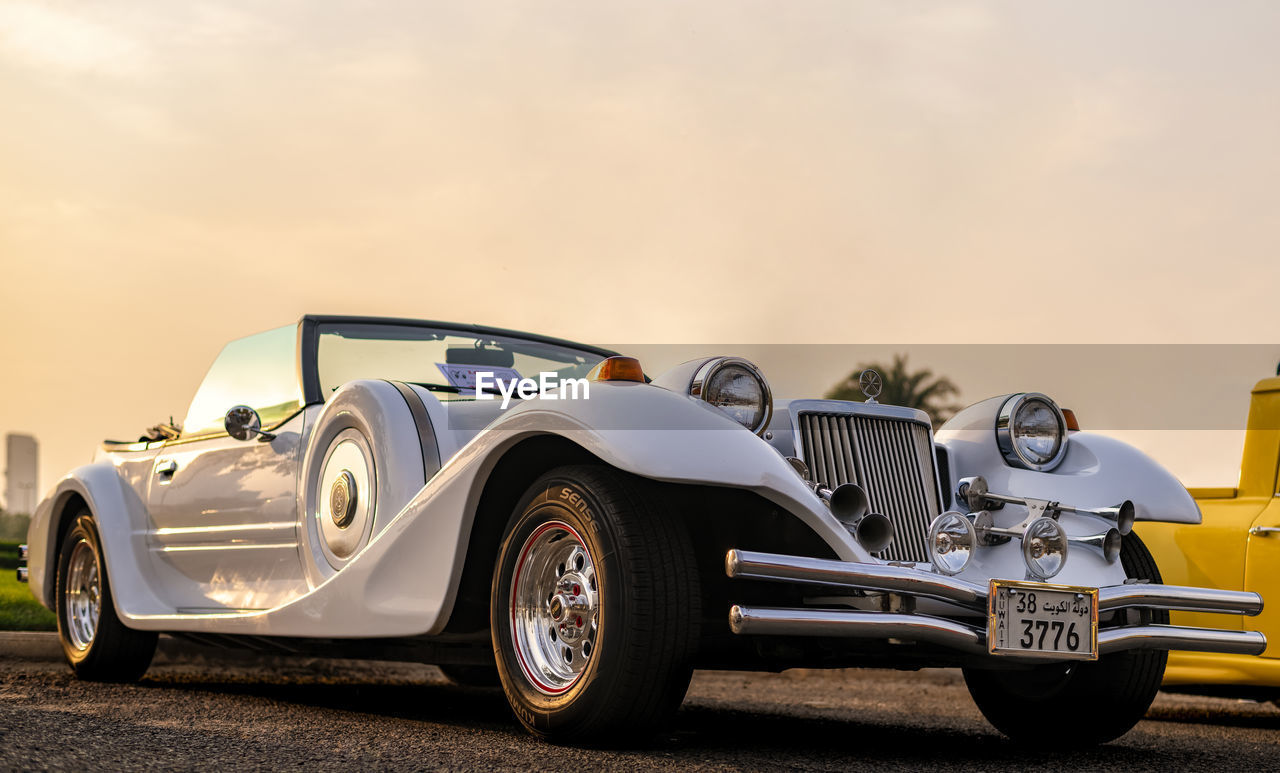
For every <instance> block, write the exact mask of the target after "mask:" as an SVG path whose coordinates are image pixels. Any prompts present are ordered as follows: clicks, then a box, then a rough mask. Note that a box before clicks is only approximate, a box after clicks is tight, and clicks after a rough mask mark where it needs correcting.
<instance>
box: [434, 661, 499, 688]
mask: <svg viewBox="0 0 1280 773" xmlns="http://www.w3.org/2000/svg"><path fill="white" fill-rule="evenodd" d="M436 668H438V669H440V673H442V674H444V678H445V679H448V680H449V681H450V682H453V683H454V684H456V685H458V686H459V687H501V686H502V680H501V679H499V678H498V669H497V668H495V667H494V666H459V665H456V664H446V665H443V666H436Z"/></svg>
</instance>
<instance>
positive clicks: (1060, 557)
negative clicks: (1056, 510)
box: [1022, 518, 1067, 580]
mask: <svg viewBox="0 0 1280 773" xmlns="http://www.w3.org/2000/svg"><path fill="white" fill-rule="evenodd" d="M1022 560H1023V561H1025V562H1026V564H1027V571H1028V572H1030V573H1031V575H1032V576H1033V577H1038V578H1040V579H1041V580H1047V579H1049V578H1050V577H1052V576H1054V575H1055V574H1057V573H1058V572H1060V571H1062V567H1063V566H1064V565H1065V564H1066V563H1067V533H1066V532H1065V531H1063V530H1062V526H1061V525H1060V524H1059V523H1058V522H1057V521H1055V520H1053V519H1052V518H1037V519H1036V520H1034V521H1032V522H1031V525H1030V526H1028V527H1027V530H1026V532H1024V533H1023V535H1022Z"/></svg>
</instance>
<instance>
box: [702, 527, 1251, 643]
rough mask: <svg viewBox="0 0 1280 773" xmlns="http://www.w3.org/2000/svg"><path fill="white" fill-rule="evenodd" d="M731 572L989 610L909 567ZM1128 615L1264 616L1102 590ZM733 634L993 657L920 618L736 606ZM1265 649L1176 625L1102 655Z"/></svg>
mask: <svg viewBox="0 0 1280 773" xmlns="http://www.w3.org/2000/svg"><path fill="white" fill-rule="evenodd" d="M725 572H726V574H728V575H729V577H731V578H738V579H754V580H773V581H781V582H798V583H806V584H810V585H817V586H826V587H841V588H852V589H857V590H862V591H871V592H881V593H894V594H899V595H902V596H910V597H921V598H930V599H938V600H941V601H946V602H950V603H952V604H955V605H956V606H959V607H963V608H965V609H970V610H973V611H978V612H983V613H986V611H987V594H988V591H987V588H986V587H984V586H982V585H978V584H976V583H972V582H968V581H966V580H960V579H956V578H954V577H947V576H944V575H939V574H933V573H931V572H923V571H920V570H918V569H912V568H910V567H902V566H888V565H885V564H862V563H856V562H849V561H832V560H828V559H821V558H806V557H803V556H785V555H778V554H774V553H753V552H749V551H745V550H730V551H729V553H728V555H726V556H725ZM1126 608H1146V609H1164V610H1180V611H1185V612H1224V613H1235V614H1244V615H1256V614H1258V613H1259V612H1261V611H1262V597H1261V596H1259V595H1258V594H1257V593H1249V592H1241V591H1225V590H1216V589H1213V588H1190V587H1184V586H1178V585H1154V584H1146V583H1138V584H1133V585H1113V586H1109V587H1104V588H1099V589H1098V611H1099V612H1108V611H1114V610H1118V609H1126ZM729 627H730V628H731V629H732V630H733V632H734V633H738V634H760V635H771V636H829V637H845V638H860V639H886V640H887V639H895V640H906V641H916V642H927V643H931V644H937V645H940V646H943V647H948V648H951V649H955V650H959V651H962V652H966V653H969V654H975V655H987V654H989V653H988V650H987V641H986V639H987V632H986V629H985V628H983V627H978V626H973V625H969V624H967V623H964V622H958V621H955V620H949V619H946V618H942V617H933V616H929V615H921V614H914V613H890V612H863V611H858V610H847V609H816V608H815V609H759V608H750V607H743V606H738V605H735V606H734V607H732V609H730V611H729ZM1266 648H1267V638H1266V637H1265V636H1264V635H1262V634H1261V633H1258V632H1256V631H1223V630H1217V629H1213V628H1189V627H1185V626H1173V625H1136V626H1121V627H1115V628H1103V629H1101V630H1099V631H1098V650H1099V654H1103V655H1105V654H1108V653H1111V652H1120V651H1123V650H1133V649H1156V650H1189V651H1195V652H1225V653H1232V654H1240V655H1260V654H1262V652H1263V651H1264V650H1265V649H1266Z"/></svg>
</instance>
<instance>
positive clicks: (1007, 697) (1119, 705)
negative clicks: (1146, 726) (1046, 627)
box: [964, 532, 1169, 746]
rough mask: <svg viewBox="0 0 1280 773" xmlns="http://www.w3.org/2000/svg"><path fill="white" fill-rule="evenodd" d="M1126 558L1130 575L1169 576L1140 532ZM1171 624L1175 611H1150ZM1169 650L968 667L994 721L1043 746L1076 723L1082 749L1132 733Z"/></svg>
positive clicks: (978, 699) (1073, 733) (1128, 542)
mask: <svg viewBox="0 0 1280 773" xmlns="http://www.w3.org/2000/svg"><path fill="white" fill-rule="evenodd" d="M1120 561H1121V563H1122V564H1123V566H1124V569H1125V574H1126V575H1128V576H1129V577H1131V578H1137V579H1141V580H1143V581H1147V582H1153V583H1158V582H1160V581H1161V578H1160V570H1159V569H1158V568H1157V567H1156V562H1155V559H1154V558H1152V556H1151V553H1150V551H1148V550H1147V547H1146V545H1143V544H1142V540H1140V539H1138V535H1136V534H1133V533H1132V532H1131V533H1130V534H1128V535H1127V536H1126V537H1125V538H1124V543H1123V544H1122V547H1121V550H1120ZM1150 614H1151V615H1152V617H1153V619H1152V621H1151V622H1155V623H1168V622H1169V613H1168V612H1164V611H1155V612H1152V613H1150ZM1168 659H1169V653H1168V652H1166V651H1164V650H1130V651H1128V652H1117V653H1114V654H1111V655H1107V656H1105V657H1102V658H1099V659H1098V660H1096V661H1090V662H1075V663H1070V664H1062V663H1055V664H1050V665H1044V666H1036V667H1035V668H1033V669H1030V670H1023V671H992V670H985V669H976V668H966V669H965V670H964V680H965V684H967V685H968V687H969V694H970V695H972V696H973V700H974V703H976V704H978V709H979V710H981V711H982V715H983V716H985V717H986V718H987V721H988V722H990V723H991V724H992V725H994V726H995V727H996V729H997V730H999V731H1000V732H1002V733H1004V734H1005V735H1007V736H1009V737H1010V738H1012V739H1013V740H1015V741H1018V742H1020V743H1040V742H1043V741H1044V737H1045V733H1046V731H1047V730H1049V729H1051V728H1070V732H1069V733H1068V734H1067V736H1066V737H1067V738H1070V739H1071V743H1072V744H1074V745H1077V746H1092V745H1095V744H1100V743H1106V742H1107V741H1112V740H1115V739H1116V738H1119V737H1120V736H1122V735H1124V734H1125V733H1127V732H1129V730H1131V729H1132V728H1133V726H1134V725H1136V724H1138V721H1139V720H1140V719H1142V717H1143V715H1145V714H1146V713H1147V709H1149V708H1151V702H1152V701H1154V700H1155V697H1156V692H1157V691H1158V690H1159V689H1160V682H1161V680H1162V679H1163V678H1164V668H1165V664H1166V662H1167V661H1168Z"/></svg>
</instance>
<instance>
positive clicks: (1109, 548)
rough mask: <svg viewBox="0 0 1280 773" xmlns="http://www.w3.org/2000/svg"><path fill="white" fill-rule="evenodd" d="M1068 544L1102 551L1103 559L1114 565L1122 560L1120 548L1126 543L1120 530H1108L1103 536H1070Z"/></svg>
mask: <svg viewBox="0 0 1280 773" xmlns="http://www.w3.org/2000/svg"><path fill="white" fill-rule="evenodd" d="M1067 542H1074V543H1075V544H1077V545H1085V546H1088V547H1091V548H1094V549H1095V550H1100V551H1102V557H1103V558H1105V559H1107V563H1109V564H1114V563H1115V562H1116V560H1117V559H1119V558H1120V546H1121V545H1122V544H1123V543H1124V536H1123V535H1122V534H1121V533H1120V530H1119V529H1107V530H1106V531H1104V532H1102V533H1101V534H1091V535H1089V536H1087V537H1070V536H1069V537H1067Z"/></svg>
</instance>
